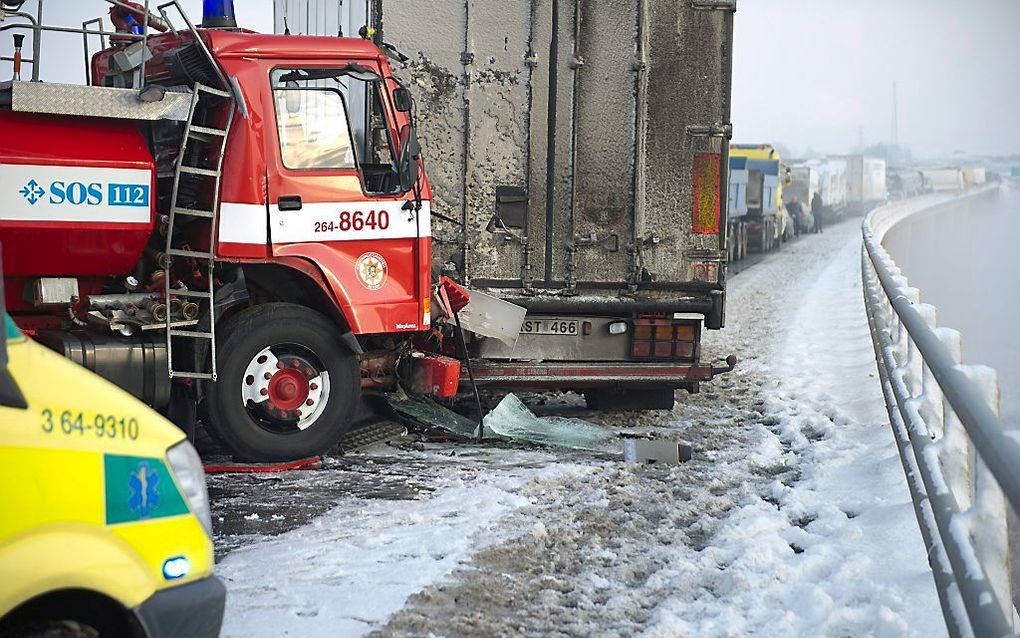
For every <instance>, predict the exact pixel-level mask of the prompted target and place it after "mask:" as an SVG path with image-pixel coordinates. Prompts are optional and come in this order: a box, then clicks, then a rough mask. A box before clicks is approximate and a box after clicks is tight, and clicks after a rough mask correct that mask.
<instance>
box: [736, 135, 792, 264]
mask: <svg viewBox="0 0 1020 638" xmlns="http://www.w3.org/2000/svg"><path fill="white" fill-rule="evenodd" d="M729 165H730V187H731V188H734V189H736V190H737V191H738V194H737V196H736V197H735V198H734V199H733V202H732V203H733V207H732V209H731V213H742V214H741V215H740V216H733V217H731V218H730V219H729V225H730V232H731V233H733V234H735V235H737V236H738V237H745V236H746V243H744V244H737V243H735V242H734V243H733V245H732V246H731V249H732V250H733V251H734V252H736V255H737V256H738V258H739V257H742V256H743V254H744V253H745V252H746V247H751V248H754V249H755V250H757V251H759V252H763V253H764V252H769V251H772V250H775V249H776V248H779V246H780V245H781V243H782V242H784V241H786V240H787V239H789V238H790V237H792V236H793V233H794V228H793V220H792V219H791V218H790V216H789V213H788V212H787V210H786V204H785V201H784V199H783V188H784V186H786V185H788V184H790V182H791V175H790V169H789V167H787V166H786V164H785V163H783V160H782V158H781V157H780V156H779V152H778V151H777V150H776V149H775V147H773V146H772V145H771V144H732V145H730V162H729ZM741 249H744V250H743V251H742V250H741Z"/></svg>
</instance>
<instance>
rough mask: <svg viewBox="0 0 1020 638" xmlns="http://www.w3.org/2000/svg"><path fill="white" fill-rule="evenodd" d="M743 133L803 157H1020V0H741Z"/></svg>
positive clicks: (738, 52) (736, 101) (737, 62)
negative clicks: (893, 151)
mask: <svg viewBox="0 0 1020 638" xmlns="http://www.w3.org/2000/svg"><path fill="white" fill-rule="evenodd" d="M734 20H735V26H734V30H735V42H734V65H733V66H734V68H733V129H734V139H735V140H737V141H755V142H758V141H762V142H764V141H777V142H784V143H785V144H786V145H787V146H790V147H793V148H792V150H793V151H794V152H795V153H803V151H804V149H805V148H807V147H808V146H810V147H812V148H814V149H815V150H819V151H829V152H842V151H846V150H849V148H850V147H851V146H855V145H857V139H858V127H859V126H863V132H864V142H865V144H866V145H870V144H874V143H877V142H888V141H889V140H890V138H891V132H890V129H891V121H892V83H893V80H897V83H898V94H899V96H898V97H899V138H900V142H901V144H905V145H906V146H908V147H909V148H910V149H911V150H912V151H913V152H914V155H915V157H916V156H929V157H930V156H934V155H942V154H948V153H950V152H952V151H954V150H957V149H960V150H964V151H967V152H970V153H1020V37H1018V36H1020V33H1018V31H1020V1H1018V0H967V1H962V2H961V1H960V0H842V1H835V0H738V3H737V14H736V16H735V19H734Z"/></svg>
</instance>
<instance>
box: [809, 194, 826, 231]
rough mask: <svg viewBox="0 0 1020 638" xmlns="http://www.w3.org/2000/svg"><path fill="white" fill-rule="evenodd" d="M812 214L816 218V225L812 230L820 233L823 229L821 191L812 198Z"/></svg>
mask: <svg viewBox="0 0 1020 638" xmlns="http://www.w3.org/2000/svg"><path fill="white" fill-rule="evenodd" d="M811 214H812V215H814V218H815V227H814V229H813V230H812V232H815V233H820V232H823V230H822V215H823V214H824V213H823V212H822V195H821V193H815V196H814V197H812V198H811Z"/></svg>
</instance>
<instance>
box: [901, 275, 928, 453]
mask: <svg viewBox="0 0 1020 638" xmlns="http://www.w3.org/2000/svg"><path fill="white" fill-rule="evenodd" d="M904 281H906V279H904ZM901 292H902V294H903V296H904V297H905V298H906V299H907V300H908V301H910V303H911V304H913V305H914V306H917V305H918V304H919V303H920V301H921V291H920V290H918V289H917V288H911V287H909V286H904V287H903V288H902V289H901ZM899 330H900V333H901V334H902V335H903V337H904V339H903V341H904V346H905V351H904V354H905V357H904V359H903V365H902V367H903V378H904V381H906V383H907V389H908V390H910V396H912V397H915V398H917V397H920V396H921V377H922V376H923V375H924V357H923V356H921V353H920V352H919V351H918V349H917V344H916V343H914V339H913V338H912V337H911V336H910V333H909V332H907V329H906V328H905V327H904V326H903V324H902V323H899ZM930 433H931V428H930V426H929V434H930Z"/></svg>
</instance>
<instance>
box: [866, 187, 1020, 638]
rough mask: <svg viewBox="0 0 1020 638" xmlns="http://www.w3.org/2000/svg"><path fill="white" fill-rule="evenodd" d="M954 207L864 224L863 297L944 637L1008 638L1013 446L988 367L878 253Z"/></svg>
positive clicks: (1018, 507)
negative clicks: (968, 361) (907, 229)
mask: <svg viewBox="0 0 1020 638" xmlns="http://www.w3.org/2000/svg"><path fill="white" fill-rule="evenodd" d="M985 192H988V189H982V190H981V191H978V192H977V193H975V194H974V195H980V194H982V193H985ZM974 195H968V196H966V197H970V196H974ZM960 201H961V198H959V197H955V196H939V195H930V196H925V198H924V199H923V200H915V201H913V202H911V203H897V204H891V205H889V206H884V207H882V208H879V209H877V210H875V211H873V212H872V213H871V214H869V215H868V216H867V217H866V218H865V220H864V224H863V235H864V247H863V250H862V255H861V261H862V264H861V265H862V273H863V284H864V299H865V306H866V309H867V314H868V323H869V325H870V327H871V335H872V342H873V344H874V347H875V359H876V362H877V365H878V372H879V377H880V380H881V383H882V392H883V394H884V397H885V403H886V409H887V410H888V413H889V420H890V423H891V425H892V429H893V434H894V435H895V439H896V444H897V447H898V449H899V453H900V460H901V461H902V463H903V469H904V472H905V473H906V477H907V485H908V487H909V489H910V495H911V499H912V501H913V504H914V513H915V515H916V517H917V522H918V525H919V527H920V529H921V536H922V538H923V540H924V544H925V547H926V548H927V550H928V560H929V563H930V565H931V569H932V572H933V575H934V579H935V586H936V590H937V592H938V596H939V601H940V603H941V606H942V612H943V616H944V617H945V621H946V627H947V629H948V631H949V634H950V635H951V636H954V637H955V636H980V637H983V636H1007V635H1012V634H1013V632H1014V626H1013V622H1014V618H1015V614H1014V610H1013V604H1012V601H1011V589H1010V570H1009V540H1008V531H1007V510H1006V502H1007V500H1008V503H1009V504H1010V505H1011V506H1012V507H1013V511H1014V512H1018V511H1020V443H1018V441H1017V440H1016V439H1013V438H1011V437H1009V436H1008V435H1007V434H1006V433H1005V432H1004V431H1003V429H1002V426H1001V424H1000V422H999V407H998V403H999V386H998V377H997V374H996V373H995V371H994V370H992V369H991V368H988V367H986V366H974V365H963V364H962V349H961V338H960V333H959V332H957V331H955V330H950V329H947V328H940V327H937V325H936V321H935V319H936V311H935V307H934V306H931V305H929V304H923V303H921V302H920V292H919V291H918V290H917V289H916V288H911V287H909V286H908V285H907V279H906V277H904V276H903V273H902V272H901V271H900V269H899V268H898V267H897V266H896V264H895V262H894V261H893V260H892V258H891V257H890V256H889V254H888V252H886V250H885V248H884V247H883V246H882V240H883V238H884V237H885V235H886V233H887V232H888V231H889V230H890V229H892V228H893V227H894V226H895V225H896V224H897V223H899V222H900V221H902V220H903V219H905V218H906V217H909V216H910V215H912V214H914V213H917V212H921V211H928V210H931V209H932V208H935V207H939V206H943V205H946V204H949V203H957V202H960Z"/></svg>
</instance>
